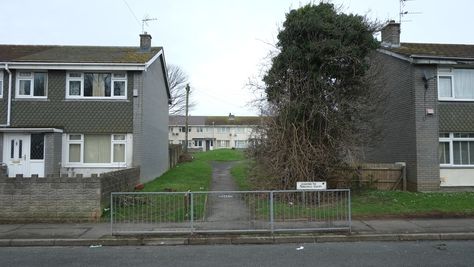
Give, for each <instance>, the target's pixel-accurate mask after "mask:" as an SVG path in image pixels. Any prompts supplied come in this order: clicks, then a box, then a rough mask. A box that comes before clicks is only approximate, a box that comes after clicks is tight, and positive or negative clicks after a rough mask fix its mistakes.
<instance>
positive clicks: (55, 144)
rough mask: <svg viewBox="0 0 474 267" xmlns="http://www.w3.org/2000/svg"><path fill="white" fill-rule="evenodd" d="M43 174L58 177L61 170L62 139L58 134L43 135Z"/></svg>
mask: <svg viewBox="0 0 474 267" xmlns="http://www.w3.org/2000/svg"><path fill="white" fill-rule="evenodd" d="M44 148H45V149H44V174H45V175H59V173H60V170H61V153H62V138H61V134H60V133H46V134H45V135H44Z"/></svg>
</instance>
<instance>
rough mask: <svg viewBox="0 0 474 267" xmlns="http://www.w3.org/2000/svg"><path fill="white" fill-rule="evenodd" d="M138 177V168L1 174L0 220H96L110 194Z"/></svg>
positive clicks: (129, 187)
mask: <svg viewBox="0 0 474 267" xmlns="http://www.w3.org/2000/svg"><path fill="white" fill-rule="evenodd" d="M139 179H140V169H139V168H131V169H124V170H120V171H114V172H109V173H104V174H102V175H101V176H97V175H95V176H91V177H82V176H77V177H74V178H68V177H58V176H48V177H46V178H35V177H32V178H23V177H21V178H6V177H0V207H2V209H0V222H16V223H18V222H81V221H91V222H93V221H97V220H99V219H100V217H101V215H102V211H103V208H104V207H107V206H108V204H109V203H110V193H111V192H119V191H132V190H133V188H134V186H135V185H136V184H137V183H138V181H139Z"/></svg>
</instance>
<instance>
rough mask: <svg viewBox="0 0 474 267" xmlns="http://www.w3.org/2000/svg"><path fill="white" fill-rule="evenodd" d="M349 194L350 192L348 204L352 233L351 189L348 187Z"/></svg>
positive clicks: (350, 231) (350, 230)
mask: <svg viewBox="0 0 474 267" xmlns="http://www.w3.org/2000/svg"><path fill="white" fill-rule="evenodd" d="M348 194H349V197H348V199H347V201H349V203H348V205H349V211H348V212H349V233H352V215H351V203H352V202H351V190H350V189H348Z"/></svg>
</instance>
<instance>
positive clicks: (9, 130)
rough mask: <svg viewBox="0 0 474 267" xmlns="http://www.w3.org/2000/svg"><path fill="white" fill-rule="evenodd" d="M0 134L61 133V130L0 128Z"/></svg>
mask: <svg viewBox="0 0 474 267" xmlns="http://www.w3.org/2000/svg"><path fill="white" fill-rule="evenodd" d="M0 132H3V133H5V132H15V133H17V132H28V133H31V132H37V133H62V132H63V130H62V129H58V128H0Z"/></svg>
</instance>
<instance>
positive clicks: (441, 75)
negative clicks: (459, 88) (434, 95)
mask: <svg viewBox="0 0 474 267" xmlns="http://www.w3.org/2000/svg"><path fill="white" fill-rule="evenodd" d="M443 77H445V78H446V77H449V78H451V97H445V96H441V95H440V90H439V81H440V78H443ZM437 82H438V84H437V87H438V100H441V101H443V100H448V101H453V100H456V101H457V100H458V99H456V96H455V95H454V75H452V74H449V75H448V74H438V79H437Z"/></svg>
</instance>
